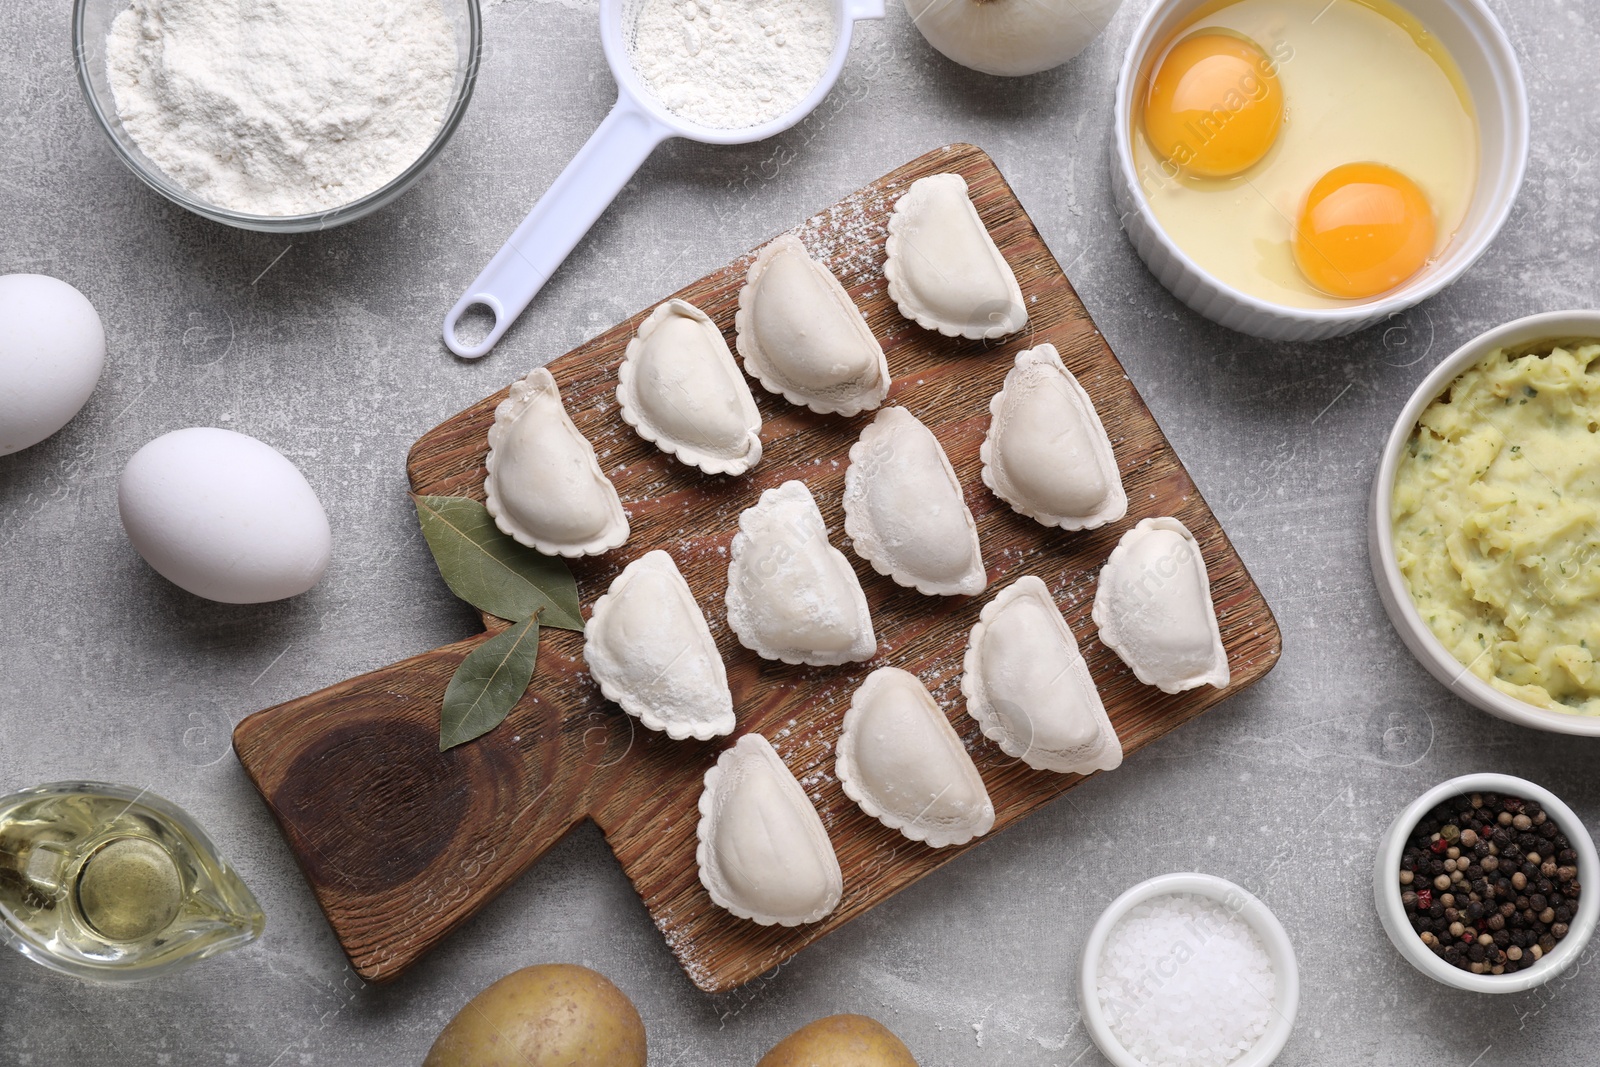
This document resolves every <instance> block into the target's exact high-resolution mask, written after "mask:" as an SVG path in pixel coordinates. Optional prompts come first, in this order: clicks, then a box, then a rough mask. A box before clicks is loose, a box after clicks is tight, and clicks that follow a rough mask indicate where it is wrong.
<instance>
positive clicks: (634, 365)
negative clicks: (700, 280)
mask: <svg viewBox="0 0 1600 1067" xmlns="http://www.w3.org/2000/svg"><path fill="white" fill-rule="evenodd" d="M617 403H618V404H620V405H621V406H622V418H623V420H624V421H625V422H627V424H628V425H629V426H632V427H633V428H634V429H635V430H637V431H638V432H639V436H640V437H643V438H644V439H645V440H646V441H651V442H653V443H654V444H655V445H656V447H657V448H660V449H661V451H663V452H665V453H667V454H668V455H672V456H677V457H678V459H680V460H682V461H683V462H684V463H687V464H689V465H690V466H691V467H699V468H700V469H701V470H703V471H705V472H706V473H707V474H743V473H744V472H745V471H747V470H749V469H750V468H751V467H754V466H755V465H756V464H757V463H758V462H760V460H761V413H760V412H758V411H757V410H756V402H755V398H754V397H752V396H751V395H750V386H749V385H748V384H746V383H745V380H744V375H743V374H740V373H739V367H738V365H737V364H735V363H734V362H733V353H732V352H729V351H728V343H727V342H726V341H724V340H723V339H722V331H721V330H719V329H717V324H716V323H714V322H712V321H711V319H710V317H709V316H707V315H706V313H705V312H703V311H701V310H700V309H699V308H697V307H695V306H694V305H693V304H691V303H689V302H688V301H686V300H668V301H667V302H666V303H665V304H662V305H661V306H660V307H658V308H656V309H655V311H653V312H651V313H650V317H649V318H647V319H645V320H644V322H643V323H641V324H640V326H639V333H638V336H636V337H634V339H633V340H631V341H629V342H628V352H627V355H625V356H624V357H623V360H622V365H621V366H619V367H618V368H617Z"/></svg>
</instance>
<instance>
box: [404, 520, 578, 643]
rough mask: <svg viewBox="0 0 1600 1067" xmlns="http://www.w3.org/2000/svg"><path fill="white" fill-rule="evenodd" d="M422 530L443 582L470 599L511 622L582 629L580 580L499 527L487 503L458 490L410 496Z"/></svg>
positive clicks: (452, 590)
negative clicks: (528, 621) (456, 492)
mask: <svg viewBox="0 0 1600 1067" xmlns="http://www.w3.org/2000/svg"><path fill="white" fill-rule="evenodd" d="M411 500H412V502H413V503H414V504H416V507H417V519H418V520H419V521H420V522H421V523H422V535H423V536H424V537H425V538H427V540H428V548H429V549H431V550H432V551H433V560H434V562H435V563H437V564H438V565H439V573H440V574H441V575H443V576H444V581H445V584H446V585H448V586H449V587H450V591H451V592H452V593H454V594H455V595H456V596H458V597H460V598H461V599H462V600H465V601H466V602H467V603H468V604H471V605H472V606H473V607H475V608H477V609H479V610H480V611H486V612H488V613H489V614H490V615H496V616H499V617H500V618H502V619H505V620H507V621H509V622H520V621H522V620H523V619H527V618H530V617H531V616H532V615H533V614H534V612H542V614H541V615H540V619H539V621H540V622H541V623H542V624H543V625H545V626H554V627H556V628H557V629H560V630H577V631H579V632H582V630H583V615H582V614H581V613H580V612H579V610H578V584H577V582H575V581H574V580H573V577H572V572H571V571H570V570H568V569H567V565H566V564H565V563H563V562H562V561H561V560H559V559H556V558H554V557H552V556H546V555H544V554H542V553H540V552H535V551H534V550H533V549H531V548H528V547H527V546H526V545H520V544H518V543H517V542H516V541H514V540H512V539H511V538H510V537H507V536H506V535H505V534H503V533H501V532H500V528H499V527H498V526H496V525H495V524H494V517H493V516H491V515H490V514H489V509H488V508H486V507H484V506H483V505H482V504H480V503H478V502H477V501H476V500H472V499H470V498H468V497H462V496H413V497H412V498H411Z"/></svg>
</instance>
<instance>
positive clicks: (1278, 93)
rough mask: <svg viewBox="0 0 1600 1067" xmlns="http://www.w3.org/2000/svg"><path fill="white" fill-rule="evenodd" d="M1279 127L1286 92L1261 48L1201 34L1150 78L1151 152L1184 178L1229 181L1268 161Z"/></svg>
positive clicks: (1175, 49)
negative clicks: (1173, 165)
mask: <svg viewBox="0 0 1600 1067" xmlns="http://www.w3.org/2000/svg"><path fill="white" fill-rule="evenodd" d="M1282 126H1283V88H1282V86H1280V85H1279V84H1278V75H1277V69H1276V67H1274V65H1273V64H1272V62H1271V60H1269V59H1267V54H1266V53H1265V52H1263V51H1262V50H1261V48H1260V46H1259V45H1257V44H1256V43H1255V42H1254V41H1251V40H1249V39H1247V38H1243V37H1235V36H1233V35H1232V34H1227V33H1214V32H1202V33H1196V34H1192V35H1191V36H1189V37H1185V38H1184V39H1183V40H1181V41H1179V42H1178V43H1177V44H1175V45H1173V46H1172V47H1171V48H1170V49H1168V51H1167V54H1166V55H1165V56H1163V57H1162V58H1161V65H1160V66H1159V67H1157V68H1156V72H1155V75H1154V76H1153V77H1152V78H1151V79H1150V92H1149V94H1148V95H1147V96H1146V98H1145V105H1144V129H1145V136H1147V137H1148V138H1149V139H1150V145H1151V147H1152V148H1154V149H1155V150H1156V151H1157V152H1159V153H1160V154H1161V155H1163V156H1165V157H1166V158H1167V159H1169V160H1171V161H1172V162H1173V163H1176V164H1177V165H1178V166H1179V167H1181V168H1183V170H1184V171H1186V172H1187V173H1189V174H1192V175H1195V176H1197V177H1201V178H1229V177H1232V176H1234V175H1236V174H1242V173H1244V172H1245V171H1246V170H1249V169H1250V168H1251V167H1252V166H1254V165H1255V164H1256V163H1257V162H1258V161H1259V160H1260V159H1261V157H1262V156H1264V155H1266V154H1267V151H1268V149H1270V148H1271V147H1272V144H1273V142H1274V141H1276V140H1277V139H1278V130H1279V129H1280V128H1282Z"/></svg>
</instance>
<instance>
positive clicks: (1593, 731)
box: [1367, 311, 1600, 737]
mask: <svg viewBox="0 0 1600 1067" xmlns="http://www.w3.org/2000/svg"><path fill="white" fill-rule="evenodd" d="M1558 340H1567V341H1578V340H1600V311H1553V312H1549V313H1547V314H1543V315H1530V316H1528V317H1527V318H1523V319H1517V320H1515V321H1514V322H1508V323H1506V324H1505V325H1504V326H1499V327H1496V328H1495V329H1493V330H1490V331H1488V332H1487V333H1484V334H1480V335H1479V336H1477V337H1474V338H1473V339H1472V340H1470V341H1468V342H1467V343H1466V344H1464V345H1462V346H1461V347H1460V348H1458V349H1456V350H1455V351H1454V352H1452V353H1451V354H1450V355H1449V356H1448V357H1446V358H1445V360H1444V361H1443V362H1442V363H1440V364H1439V365H1438V366H1437V367H1435V368H1434V369H1433V371H1432V373H1430V374H1429V375H1428V376H1427V377H1426V378H1424V379H1423V380H1422V384H1421V385H1419V386H1417V390H1416V392H1414V393H1412V394H1411V399H1410V400H1408V401H1406V405H1405V407H1403V408H1401V409H1400V417H1399V418H1397V419H1396V420H1395V423H1394V428H1393V429H1391V430H1390V431H1389V439H1388V440H1387V441H1386V442H1385V443H1384V446H1383V453H1382V455H1381V456H1380V457H1379V459H1378V473H1377V476H1376V477H1375V478H1373V480H1372V497H1371V500H1370V502H1369V505H1368V510H1367V549H1368V554H1369V555H1370V557H1371V560H1372V577H1373V581H1375V582H1376V583H1377V586H1378V597H1379V599H1380V600H1382V601H1383V607H1384V610H1385V611H1387V612H1388V613H1389V621H1390V622H1392V623H1393V624H1394V628H1395V631H1396V632H1397V633H1398V634H1399V635H1400V640H1402V641H1404V642H1405V645H1406V647H1407V648H1408V649H1410V650H1411V654H1412V655H1414V656H1416V657H1417V661H1418V662H1419V663H1421V664H1422V665H1423V667H1425V668H1427V671H1428V673H1429V674H1431V675H1433V676H1434V677H1435V678H1437V679H1438V680H1439V681H1440V682H1442V683H1443V684H1444V686H1445V687H1446V688H1447V689H1449V690H1450V691H1451V692H1452V693H1454V694H1456V695H1457V696H1459V697H1460V698H1461V699H1463V700H1465V701H1466V702H1467V703H1469V704H1471V705H1473V706H1474V707H1478V708H1481V709H1483V710H1484V711H1487V712H1488V713H1489V714H1490V715H1493V716H1495V717H1496V718H1499V719H1505V720H1506V721H1507V722H1514V723H1518V724H1519V725H1522V726H1531V727H1532V728H1533V729H1535V730H1548V731H1550V732H1551V733H1558V734H1576V735H1579V736H1583V737H1600V716H1591V715H1577V714H1569V713H1567V712H1561V711H1551V710H1550V709H1548V708H1541V707H1537V706H1535V705H1533V704H1529V703H1527V702H1526V701H1522V700H1518V699H1517V698H1516V697H1514V696H1511V695H1509V694H1507V693H1502V692H1501V691H1500V690H1498V689H1496V688H1495V687H1494V686H1492V685H1490V684H1489V683H1488V682H1486V681H1484V680H1483V679H1482V678H1479V677H1478V676H1477V675H1476V674H1473V673H1472V672H1471V671H1469V670H1467V668H1466V667H1464V666H1462V664H1461V662H1460V661H1459V660H1457V659H1456V658H1455V656H1453V655H1451V654H1450V650H1449V649H1447V648H1445V646H1444V643H1443V642H1441V641H1440V640H1439V639H1438V638H1437V637H1435V636H1434V634H1433V631H1432V630H1430V629H1429V628H1428V624H1427V623H1426V622H1424V621H1423V619H1422V615H1421V613H1419V612H1418V611H1417V606H1416V603H1415V602H1414V601H1413V600H1412V599H1411V590H1410V589H1409V588H1408V587H1407V585H1406V580H1405V576H1404V575H1403V574H1401V573H1400V565H1399V563H1398V562H1397V561H1396V559H1395V550H1394V524H1393V522H1392V515H1393V512H1392V502H1393V498H1394V478H1395V471H1396V469H1397V468H1398V467H1399V465H1400V455H1401V453H1402V452H1403V451H1404V450H1405V447H1406V442H1407V441H1408V440H1410V438H1411V432H1412V430H1413V429H1415V428H1416V425H1417V420H1418V419H1419V418H1421V416H1422V412H1423V409H1425V408H1426V407H1427V406H1428V405H1429V404H1431V403H1433V401H1434V398H1435V397H1437V396H1439V394H1441V393H1443V392H1444V391H1445V390H1446V389H1447V388H1449V387H1450V384H1451V383H1452V382H1454V381H1455V380H1456V379H1457V378H1459V377H1460V376H1461V375H1462V374H1463V373H1464V372H1465V371H1467V370H1468V369H1469V368H1471V367H1473V366H1474V365H1476V364H1477V363H1478V362H1479V361H1480V360H1482V359H1483V357H1484V356H1486V355H1488V354H1489V353H1490V352H1492V351H1494V350H1495V349H1497V348H1516V347H1519V346H1522V345H1529V344H1533V343H1535V342H1542V341H1558Z"/></svg>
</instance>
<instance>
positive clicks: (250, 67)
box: [106, 0, 456, 215]
mask: <svg viewBox="0 0 1600 1067" xmlns="http://www.w3.org/2000/svg"><path fill="white" fill-rule="evenodd" d="M455 70H456V44H455V32H454V30H453V29H452V27H451V24H450V21H449V19H447V18H446V17H445V13H444V9H443V7H442V6H441V5H440V3H439V0H133V2H132V4H131V6H130V7H129V8H128V9H127V10H126V11H123V12H122V13H121V14H119V15H118V16H117V18H116V20H115V21H114V22H113V23H112V25H111V34H110V37H109V38H108V39H107V41H106V71H107V74H108V75H109V77H110V81H111V88H112V92H113V93H114V94H115V96H116V101H117V113H118V115H120V116H121V118H122V124H123V126H124V127H125V128H126V129H127V131H128V133H129V134H130V135H131V136H132V137H133V139H134V141H135V142H136V143H137V144H138V145H139V147H140V149H142V150H143V151H144V154H145V155H147V156H149V157H150V159H151V160H152V161H154V162H155V164H156V165H157V166H159V167H160V168H161V169H162V170H163V171H165V172H166V173H167V175H168V176H169V177H171V178H172V179H173V180H174V181H176V182H177V183H178V184H179V185H182V186H183V187H184V188H185V189H188V190H189V191H190V192H192V193H194V194H195V195H197V196H199V197H200V198H202V199H204V200H208V201H210V202H211V203H213V204H216V205H218V206H219V207H225V208H229V209H232V210H235V211H243V212H248V213H251V214H260V215H299V214H307V213H312V212H317V211H325V210H327V209H329V208H333V207H338V206H339V205H341V204H347V203H349V202H350V201H352V200H355V199H358V198H359V197H361V196H364V195H365V194H367V193H369V192H371V191H372V190H374V189H377V188H378V187H380V186H382V185H383V184H384V183H386V182H388V181H389V180H390V179H391V178H393V177H395V176H396V175H398V174H399V173H400V172H401V171H403V170H405V169H406V167H407V166H409V165H410V164H411V163H412V162H413V161H414V160H415V159H416V158H417V157H418V156H420V155H421V154H422V153H423V151H424V150H426V149H427V147H428V145H429V144H430V143H432V141H433V137H434V134H435V133H437V132H438V129H439V126H440V124H441V123H442V122H443V121H444V115H445V109H446V107H447V106H448V105H449V102H450V98H451V90H452V87H453V85H454V81H455Z"/></svg>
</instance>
